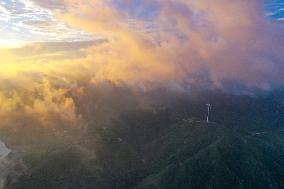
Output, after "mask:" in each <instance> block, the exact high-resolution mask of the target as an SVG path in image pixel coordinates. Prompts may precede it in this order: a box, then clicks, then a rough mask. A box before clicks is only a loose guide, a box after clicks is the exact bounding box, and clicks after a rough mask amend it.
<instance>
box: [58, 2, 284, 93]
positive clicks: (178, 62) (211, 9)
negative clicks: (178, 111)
mask: <svg viewBox="0 0 284 189" xmlns="http://www.w3.org/2000/svg"><path fill="white" fill-rule="evenodd" d="M68 2H69V3H68ZM119 2H120V4H119V5H120V6H117V5H116V4H114V3H113V1H99V0H90V1H88V2H86V1H80V0H70V1H67V4H66V5H65V7H66V10H67V11H66V12H64V15H63V18H64V19H65V20H66V21H67V22H68V23H69V24H71V25H74V26H76V27H80V28H82V29H84V30H86V31H88V32H91V33H94V34H101V35H102V36H104V37H105V38H106V39H107V40H108V41H109V43H108V44H107V47H106V46H103V47H94V48H91V49H90V50H89V56H88V59H87V60H86V61H88V62H93V64H95V65H97V67H98V69H97V71H98V73H100V72H102V73H103V74H98V75H104V76H105V77H106V78H110V79H115V78H116V79H118V80H123V81H124V82H128V83H133V81H137V82H139V81H142V83H143V80H144V81H145V82H161V81H165V82H168V81H169V80H170V81H172V80H174V81H176V82H177V83H183V84H184V83H186V84H188V85H190V84H191V83H194V82H195V81H194V79H193V78H194V75H196V73H197V72H201V71H202V72H207V73H208V74H209V78H210V80H211V81H212V82H213V83H214V84H215V85H216V86H219V87H221V86H222V81H223V80H227V79H229V80H238V81H241V82H243V83H244V84H245V85H247V86H251V87H259V88H262V89H268V88H273V86H275V85H282V84H283V81H284V78H283V76H282V74H281V73H280V70H282V69H283V64H282V60H283V55H282V53H281V52H282V50H283V47H282V46H283V45H282V44H283V40H281V39H280V37H279V35H280V33H281V31H282V30H283V28H282V26H279V25H275V24H272V23H269V22H268V21H267V20H266V19H265V18H264V16H263V4H262V2H260V1H255V0H253V1H249V2H248V1H242V0H238V1H234V2H233V3H232V2H228V1H226V0H218V1H214V2H212V1H207V0H201V1H198V2H196V1H184V0H178V1H171V0H164V1H160V0H156V1H151V3H152V4H153V6H156V7H157V9H155V16H154V17H153V16H151V19H152V20H151V23H155V24H154V26H155V27H152V28H151V25H150V26H149V24H148V26H149V27H148V28H147V27H145V26H146V25H147V23H148V22H149V20H148V19H144V17H145V16H144V17H143V16H141V17H138V18H137V17H135V18H133V15H132V14H131V12H127V11H125V9H121V8H120V7H123V6H124V7H127V6H139V7H140V9H143V8H144V7H147V6H145V5H146V4H149V1H146V0H145V1H142V3H140V4H135V3H134V2H131V1H123V0H121V1H119ZM133 4H134V5H133ZM221 5H222V6H221ZM136 8H137V7H136ZM141 12H143V11H141ZM129 20H131V22H129ZM133 23H135V24H134V25H135V27H134V29H133V27H131V26H133ZM137 28H139V29H137ZM151 29H152V31H151ZM145 30H148V31H151V32H146V33H145V32H143V31H145ZM272 49H273V50H272Z"/></svg>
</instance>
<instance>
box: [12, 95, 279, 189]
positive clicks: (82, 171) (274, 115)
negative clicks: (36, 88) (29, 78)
mask: <svg viewBox="0 0 284 189" xmlns="http://www.w3.org/2000/svg"><path fill="white" fill-rule="evenodd" d="M124 92H126V93H127V94H129V93H128V92H127V91H121V90H120V92H113V93H111V94H113V95H115V96H113V95H109V96H107V95H102V94H101V96H102V98H101V99H103V100H101V101H99V102H100V103H99V104H98V103H97V102H96V104H89V107H91V108H90V109H88V111H83V109H84V108H83V107H78V109H81V110H82V115H83V116H85V119H88V120H91V121H89V123H88V125H87V127H86V128H84V129H83V130H82V131H80V132H82V133H81V135H80V136H79V137H78V136H77V135H78V133H76V137H73V138H72V137H70V136H68V139H64V140H63V139H62V140H57V139H56V140H55V139H54V140H52V142H50V145H49V146H41V148H32V149H30V148H27V149H29V150H27V151H26V152H21V156H22V162H23V163H22V164H23V165H22V167H25V168H24V169H23V171H22V174H18V175H17V176H15V175H13V173H11V174H10V175H9V177H8V180H7V182H6V188H7V189H50V188H52V189H112V188H116V189H185V188H186V189H187V188H190V189H203V188H204V189H209V188H210V189H222V188H226V189H230V188H232V189H234V188H236V189H251V188H254V189H268V188H269V189H270V188H271V189H277V188H284V179H283V178H284V172H283V170H284V127H283V126H284V124H283V123H284V116H283V115H284V107H283V104H282V103H281V100H279V99H274V98H270V97H269V98H268V97H249V96H235V95H230V94H223V93H219V92H216V93H210V94H209V95H208V93H202V92H201V93H195V94H179V95H177V94H171V93H166V92H153V93H151V94H147V95H144V96H143V97H142V96H141V95H140V94H139V95H137V94H135V97H133V96H132V95H130V96H129V95H128V96H127V95H125V94H124ZM108 94H110V93H109V92H108ZM157 94H159V95H157ZM137 96H138V97H137ZM136 97H137V98H138V99H139V100H141V99H143V100H142V102H143V103H142V104H143V105H142V106H137V104H136V103H137V101H136V100H135V98H136ZM96 99H97V100H100V98H99V97H97V98H96ZM145 102H147V103H145ZM208 102H210V103H211V104H212V110H211V111H212V114H211V115H212V116H211V118H210V123H206V122H205V121H204V120H205V116H206V111H207V110H206V106H205V104H206V103H208ZM80 104H83V103H82V102H80ZM126 104H127V106H126ZM131 104H132V105H131ZM149 104H150V105H149ZM95 105H96V106H95ZM92 107H96V108H92ZM84 112H87V113H86V114H84ZM98 115H99V117H96V116H98ZM102 115H104V116H102ZM88 116H91V118H92V119H91V118H90V117H88ZM77 132H79V131H77ZM60 136H61V135H60ZM61 137H62V136H61Z"/></svg>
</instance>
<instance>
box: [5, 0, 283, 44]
mask: <svg viewBox="0 0 284 189" xmlns="http://www.w3.org/2000/svg"><path fill="white" fill-rule="evenodd" d="M59 2H62V1H56V0H42V1H32V0H1V1H0V25H1V28H0V36H1V38H0V47H2V48H5V47H13V46H19V45H23V44H26V43H30V42H46V41H48V42H50V41H53V42H54V41H57V42H58V41H69V42H70V41H87V40H93V39H94V38H96V37H99V36H95V35H93V34H91V33H88V32H86V31H84V30H82V29H80V28H76V27H72V26H70V25H69V24H68V23H66V22H65V21H62V20H60V19H59V18H58V17H57V16H56V15H57V14H58V12H60V11H62V10H63V9H64V5H63V3H59ZM86 2H87V1H86ZM133 2H134V3H132V4H131V5H130V6H127V7H126V6H124V5H123V3H122V2H120V1H114V4H116V6H117V7H119V9H121V10H123V11H125V12H127V13H129V14H130V17H132V18H133V19H135V18H141V17H143V19H145V20H149V21H151V19H153V18H154V17H155V12H156V11H157V9H159V7H158V5H155V4H154V3H153V4H149V5H147V7H144V8H143V9H140V6H141V4H142V3H143V1H141V0H134V1H133ZM263 16H265V17H267V18H269V19H272V21H279V22H281V21H284V0H266V4H265V7H264V13H263ZM129 22H130V23H131V20H130V21H129ZM153 25H154V24H153V23H149V26H148V30H149V29H154V26H153ZM145 30H147V28H145Z"/></svg>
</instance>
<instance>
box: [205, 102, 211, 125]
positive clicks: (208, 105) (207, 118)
mask: <svg viewBox="0 0 284 189" xmlns="http://www.w3.org/2000/svg"><path fill="white" fill-rule="evenodd" d="M206 106H207V117H206V122H207V123H209V116H210V110H211V104H206Z"/></svg>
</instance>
